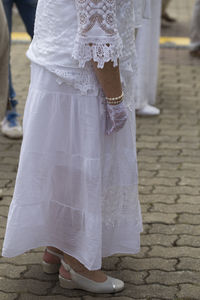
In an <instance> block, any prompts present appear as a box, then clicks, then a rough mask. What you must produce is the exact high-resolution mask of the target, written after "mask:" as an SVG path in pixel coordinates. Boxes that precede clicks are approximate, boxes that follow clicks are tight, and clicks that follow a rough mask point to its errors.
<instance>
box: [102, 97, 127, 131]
mask: <svg viewBox="0 0 200 300" xmlns="http://www.w3.org/2000/svg"><path fill="white" fill-rule="evenodd" d="M106 116H107V118H106V134H107V135H110V134H111V133H112V132H114V131H119V130H120V129H121V128H123V127H124V125H125V123H126V121H127V118H128V115H127V109H126V107H125V105H124V103H123V101H122V102H121V103H120V104H117V105H110V104H108V103H107V104H106Z"/></svg>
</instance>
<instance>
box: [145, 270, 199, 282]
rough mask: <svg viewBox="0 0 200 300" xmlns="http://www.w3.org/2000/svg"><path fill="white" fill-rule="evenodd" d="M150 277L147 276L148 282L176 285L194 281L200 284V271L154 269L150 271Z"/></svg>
mask: <svg viewBox="0 0 200 300" xmlns="http://www.w3.org/2000/svg"><path fill="white" fill-rule="evenodd" d="M149 274H150V275H149V276H148V278H146V282H147V283H159V284H165V285H169V286H171V285H176V284H180V283H192V284H194V285H195V284H199V275H200V272H191V271H176V272H166V271H159V270H156V271H155V270H153V271H150V272H149Z"/></svg>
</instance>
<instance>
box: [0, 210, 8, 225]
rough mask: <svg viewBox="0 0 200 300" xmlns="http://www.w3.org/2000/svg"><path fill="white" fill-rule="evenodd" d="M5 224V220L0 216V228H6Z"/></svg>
mask: <svg viewBox="0 0 200 300" xmlns="http://www.w3.org/2000/svg"><path fill="white" fill-rule="evenodd" d="M0 210H1V208H0ZM6 223H7V218H6V217H3V216H1V215H0V227H6Z"/></svg>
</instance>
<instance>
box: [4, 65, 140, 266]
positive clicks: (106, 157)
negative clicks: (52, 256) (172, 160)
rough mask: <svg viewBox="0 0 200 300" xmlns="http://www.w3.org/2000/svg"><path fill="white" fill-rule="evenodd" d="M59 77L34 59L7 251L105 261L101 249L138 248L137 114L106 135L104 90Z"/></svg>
mask: <svg viewBox="0 0 200 300" xmlns="http://www.w3.org/2000/svg"><path fill="white" fill-rule="evenodd" d="M56 80H57V76H56V75H55V74H52V73H50V72H49V71H47V70H46V69H45V68H44V67H41V66H39V65H36V64H32V71H31V84H30V89H29V95H28V99H27V102H26V106H25V113H24V121H23V127H24V128H23V129H24V138H23V143H22V148H21V153H20V162H19V168H18V174H17V179H16V185H15V191H14V195H13V199H12V203H11V206H10V210H9V215H8V222H7V228H6V235H5V240H4V245H3V253H2V255H3V256H5V257H13V256H17V255H19V254H22V253H24V252H25V251H27V250H30V249H33V248H37V247H41V246H53V247H56V248H59V249H60V250H62V251H64V252H65V253H67V254H69V255H72V256H74V257H75V258H77V259H78V260H79V261H80V262H81V263H82V264H84V265H85V266H86V267H87V268H88V269H90V270H95V269H100V268H101V260H102V257H104V256H109V255H112V254H115V253H131V254H135V253H137V252H138V251H139V249H140V232H141V230H142V221H141V213H140V205H139V201H138V191H137V161H136V143H135V116H134V114H133V113H132V112H130V113H129V119H128V121H127V123H126V125H125V127H124V128H123V129H122V130H120V131H119V132H118V133H113V134H112V135H110V136H106V135H105V122H106V121H105V111H104V105H103V104H102V102H103V101H102V100H103V98H102V96H101V95H102V93H101V90H100V89H99V93H98V94H99V95H98V96H96V95H94V94H92V93H90V94H88V95H87V96H82V95H81V94H80V92H79V91H78V90H76V89H75V88H73V87H70V86H68V85H67V84H66V83H63V84H62V85H59V84H58V83H57V81H56Z"/></svg>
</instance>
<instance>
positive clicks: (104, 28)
mask: <svg viewBox="0 0 200 300" xmlns="http://www.w3.org/2000/svg"><path fill="white" fill-rule="evenodd" d="M75 2H76V9H77V18H78V32H77V36H76V40H75V44H74V49H73V58H74V59H76V60H78V61H79V66H80V67H82V68H83V67H84V66H85V63H86V62H87V61H90V60H91V59H93V60H94V61H95V62H97V66H98V68H103V66H104V63H105V62H108V61H112V62H113V65H114V66H117V65H118V58H119V57H120V55H121V53H122V48H123V45H122V41H121V38H120V36H119V32H118V28H117V20H116V0H75Z"/></svg>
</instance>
